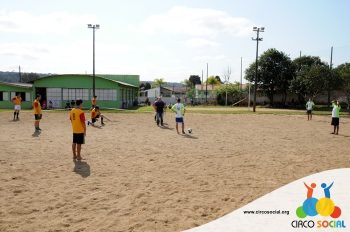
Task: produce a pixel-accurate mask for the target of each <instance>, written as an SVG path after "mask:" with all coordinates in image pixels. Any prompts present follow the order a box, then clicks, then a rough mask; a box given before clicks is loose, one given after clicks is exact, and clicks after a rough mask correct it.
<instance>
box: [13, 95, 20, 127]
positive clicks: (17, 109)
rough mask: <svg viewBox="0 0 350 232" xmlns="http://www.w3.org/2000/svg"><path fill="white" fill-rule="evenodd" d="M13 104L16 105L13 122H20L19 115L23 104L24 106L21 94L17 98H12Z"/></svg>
mask: <svg viewBox="0 0 350 232" xmlns="http://www.w3.org/2000/svg"><path fill="white" fill-rule="evenodd" d="M12 103H13V104H14V105H15V112H13V121H15V120H19V118H18V115H19V111H20V110H21V104H22V98H21V94H17V96H15V97H14V98H12ZM16 116H17V118H16Z"/></svg>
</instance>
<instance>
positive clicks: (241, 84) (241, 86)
mask: <svg viewBox="0 0 350 232" xmlns="http://www.w3.org/2000/svg"><path fill="white" fill-rule="evenodd" d="M242 89H243V79H242V57H241V90H242Z"/></svg>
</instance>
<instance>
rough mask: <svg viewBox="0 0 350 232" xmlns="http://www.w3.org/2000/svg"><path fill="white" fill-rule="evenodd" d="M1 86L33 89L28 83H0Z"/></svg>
mask: <svg viewBox="0 0 350 232" xmlns="http://www.w3.org/2000/svg"><path fill="white" fill-rule="evenodd" d="M0 84H3V85H8V86H15V87H21V88H28V89H30V88H32V87H33V85H32V84H28V83H16V82H2V81H0Z"/></svg>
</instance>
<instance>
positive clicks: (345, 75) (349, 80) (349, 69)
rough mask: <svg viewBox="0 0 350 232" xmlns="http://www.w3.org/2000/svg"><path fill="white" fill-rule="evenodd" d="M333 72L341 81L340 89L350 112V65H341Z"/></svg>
mask: <svg viewBox="0 0 350 232" xmlns="http://www.w3.org/2000/svg"><path fill="white" fill-rule="evenodd" d="M334 71H335V73H336V74H337V76H339V77H340V79H341V81H342V86H343V87H342V89H343V90H344V92H345V94H346V100H347V105H348V110H349V112H350V63H344V64H341V65H339V66H338V67H337V68H335V70H334Z"/></svg>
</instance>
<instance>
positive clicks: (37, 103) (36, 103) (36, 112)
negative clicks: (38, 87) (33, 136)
mask: <svg viewBox="0 0 350 232" xmlns="http://www.w3.org/2000/svg"><path fill="white" fill-rule="evenodd" d="M40 100H41V95H40V94H37V95H36V98H35V100H34V102H33V110H34V118H35V121H34V127H35V132H40V131H41V129H40V127H39V124H40V120H41V118H42V114H41V104H40Z"/></svg>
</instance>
